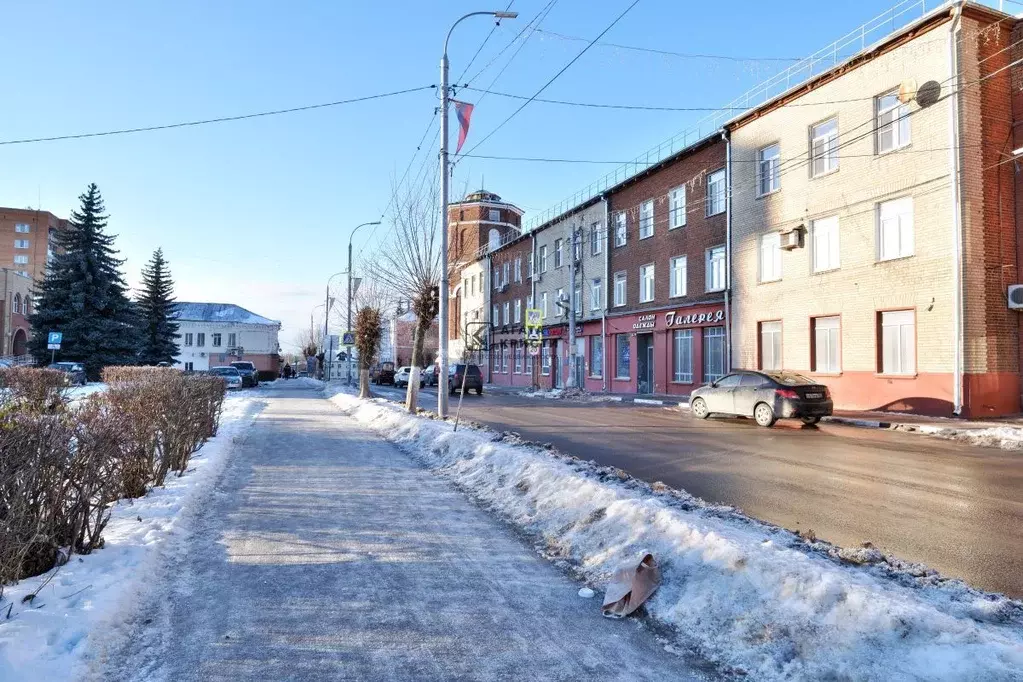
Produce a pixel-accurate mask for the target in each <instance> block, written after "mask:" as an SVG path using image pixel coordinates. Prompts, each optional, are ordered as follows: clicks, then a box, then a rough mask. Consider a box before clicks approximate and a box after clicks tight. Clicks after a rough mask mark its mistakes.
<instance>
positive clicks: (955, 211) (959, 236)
mask: <svg viewBox="0 0 1023 682" xmlns="http://www.w3.org/2000/svg"><path fill="white" fill-rule="evenodd" d="M961 17H962V1H961V0H960V1H959V2H956V3H955V5H953V7H952V23H951V25H950V26H949V30H948V71H949V81H951V83H952V85H951V88H952V92H953V93H955V95H954V97H953V99H952V101H951V103H950V104H949V110H948V135H949V145H948V153H949V161H950V162H951V167H952V174H951V179H950V182H951V188H952V240H953V243H954V244H955V259H954V266H955V276H954V277H953V286H954V287H955V290H954V291H953V292H952V293H953V298H952V301H953V308H954V309H953V314H952V339H953V354H952V355H953V360H952V381H953V383H952V414H954V415H956V416H959V415H960V414H962V411H963V224H962V207H961V202H962V196H961V192H960V189H961V188H960V184H959V97H960V94H959V86H960V78H959V69H958V61H959V60H958V51H957V50H956V39H957V37H958V32H959V31H958V29H959V27H960V18H961Z"/></svg>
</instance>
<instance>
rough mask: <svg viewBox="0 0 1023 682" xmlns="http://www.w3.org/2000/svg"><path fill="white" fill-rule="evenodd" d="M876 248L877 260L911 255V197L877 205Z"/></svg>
mask: <svg viewBox="0 0 1023 682" xmlns="http://www.w3.org/2000/svg"><path fill="white" fill-rule="evenodd" d="M877 246H878V250H877V258H878V260H891V259H892V258H903V257H905V256H912V255H913V197H903V198H901V199H894V200H892V201H886V202H884V203H882V204H878V206H877Z"/></svg>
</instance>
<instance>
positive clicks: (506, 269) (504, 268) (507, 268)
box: [501, 261, 511, 284]
mask: <svg viewBox="0 0 1023 682" xmlns="http://www.w3.org/2000/svg"><path fill="white" fill-rule="evenodd" d="M501 274H502V276H501V284H508V277H509V276H510V275H511V263H509V262H508V261H505V262H504V264H503V265H501Z"/></svg>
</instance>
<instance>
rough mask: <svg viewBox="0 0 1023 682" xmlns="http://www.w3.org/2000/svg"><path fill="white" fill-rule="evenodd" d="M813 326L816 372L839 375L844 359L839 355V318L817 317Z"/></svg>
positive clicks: (814, 365) (812, 321)
mask: <svg viewBox="0 0 1023 682" xmlns="http://www.w3.org/2000/svg"><path fill="white" fill-rule="evenodd" d="M811 323H812V324H813V356H812V357H811V358H810V359H811V360H813V366H812V367H811V368H810V369H811V370H812V371H814V372H823V373H826V374H838V373H839V372H841V371H842V357H841V355H839V353H840V351H839V345H838V344H839V341H838V334H839V329H840V326H839V320H838V318H837V317H815V318H814V319H813V320H811Z"/></svg>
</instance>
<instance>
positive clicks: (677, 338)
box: [671, 329, 693, 384]
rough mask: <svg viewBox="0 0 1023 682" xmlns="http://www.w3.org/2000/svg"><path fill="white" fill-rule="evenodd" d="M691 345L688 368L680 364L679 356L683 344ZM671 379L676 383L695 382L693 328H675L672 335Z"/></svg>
mask: <svg viewBox="0 0 1023 682" xmlns="http://www.w3.org/2000/svg"><path fill="white" fill-rule="evenodd" d="M686 345H688V346H689V356H688V360H689V362H688V370H687V369H686V367H682V366H680V364H682V363H679V356H680V355H681V353H680V350H681V349H682V347H683V346H686ZM671 380H672V382H673V383H676V384H691V383H693V330H692V329H675V330H674V331H673V332H672V335H671Z"/></svg>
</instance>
